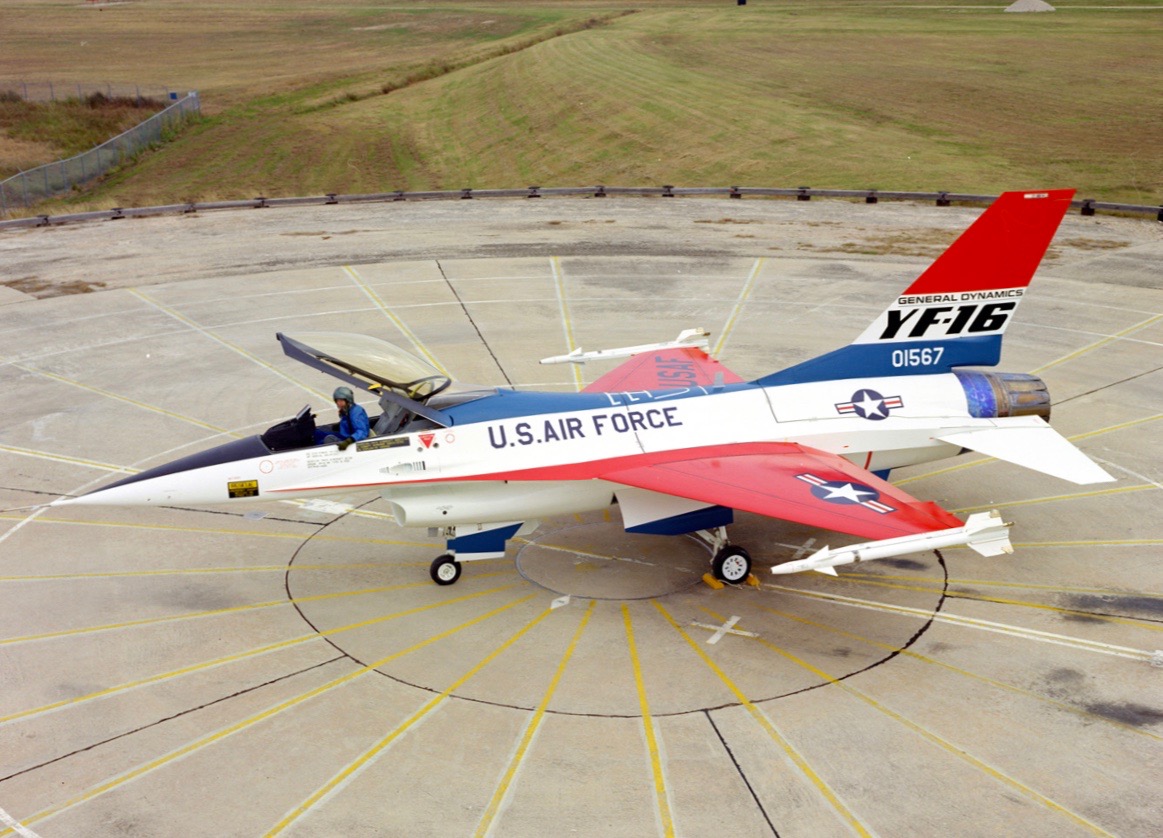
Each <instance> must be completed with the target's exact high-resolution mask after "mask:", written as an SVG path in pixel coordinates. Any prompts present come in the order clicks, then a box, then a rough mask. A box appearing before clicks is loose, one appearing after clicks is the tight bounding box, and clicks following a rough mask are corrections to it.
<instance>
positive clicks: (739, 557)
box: [711, 547, 751, 585]
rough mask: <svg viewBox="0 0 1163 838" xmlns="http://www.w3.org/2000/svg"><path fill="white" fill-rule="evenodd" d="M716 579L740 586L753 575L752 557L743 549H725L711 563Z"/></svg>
mask: <svg viewBox="0 0 1163 838" xmlns="http://www.w3.org/2000/svg"><path fill="white" fill-rule="evenodd" d="M711 572H712V573H714V574H715V578H716V579H722V580H723V581H724V582H730V583H731V584H732V585H738V584H739V583H740V582H743V581H744V580H745V579H747V576H748V575H749V574H750V573H751V555H750V554H749V553H748V552H747V551H746V550H744V549H743V548H742V547H724V548H723V549H722V550H720V551H719V552H718V553H716V554H715V558H714V559H713V560H712V561H711Z"/></svg>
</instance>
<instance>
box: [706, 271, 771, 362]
mask: <svg viewBox="0 0 1163 838" xmlns="http://www.w3.org/2000/svg"><path fill="white" fill-rule="evenodd" d="M763 262H764V257H762V256H760V257H759V258H758V259H756V260H755V264H754V265H752V266H751V273H750V274H748V275H747V281H746V282H745V283H743V289H742V290H741V291H740V292H739V296H738V298H737V299H736V300H735V307H734V308H732V309H731V314H730V315H728V317H727V323H726V325H724V326H723V330H722V331H721V332H720V333H719V340H718V341H717V342H716V343H715V348H714V349H713V350H712V351H711V355H713V356H715V357H716V358H717V357H719V353H720V352H722V351H723V347H724V346H726V345H727V340H728V339H729V338H730V336H731V332H732V331H733V330H734V329H735V321H737V320H738V319H739V315H740V314H742V313H743V307H744V306H745V305H746V304H747V299H748V297H750V296H751V292H752V291H753V290H755V281H756V280H757V279H759V273H760V271H761V270H762V269H763Z"/></svg>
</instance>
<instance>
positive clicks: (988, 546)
mask: <svg viewBox="0 0 1163 838" xmlns="http://www.w3.org/2000/svg"><path fill="white" fill-rule="evenodd" d="M1012 526H1013V524H1012V523H1011V522H1008V521H1003V520H1002V518H1001V515H1000V514H999V513H998V511H997V510H996V509H992V510H990V511H989V512H978V513H977V514H975V515H970V516H969V519H968V520H967V521H966V522H965V525H964V526H961V527H950V528H949V529H945V530H936V531H934V532H924V533H917V534H915V535H904V536H900V537H898V538H886V539H883V540H881V541H866V542H863V543H862V544H850V545H848V546H847V547H838V548H836V549H835V550H833V549H831V548H830V547H824V548H822V549H820V550H817V551H816V552H815V553H813V554H812V555H810V556H808V557H807V558H806V559H798V560H797V561H794V562H785V563H783V564H777V565H775V566H773V567H772V568H771V572H772V573H780V574H783V573H800V572H802V571H805V570H814V571H817V572H819V573H827V574H828V575H829V576H835V575H836V571H835V568H836V567H839V566H840V565H846V564H858V563H860V562H866V561H872V560H873V559H888V558H892V557H893V556H903V555H906V554H908V553H921V552H924V551H927V550H936V549H938V548H941V547H961V546H967V547H970V548H972V549H973V550H975V551H976V552H977V553H979V554H981V555H983V556H997V555H1000V554H1002V553H1012V552H1013V551H1014V548H1013V545H1012V544H1010V536H1009V528H1010V527H1012Z"/></svg>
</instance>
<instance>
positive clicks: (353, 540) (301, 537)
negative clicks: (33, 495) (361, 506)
mask: <svg viewBox="0 0 1163 838" xmlns="http://www.w3.org/2000/svg"><path fill="white" fill-rule="evenodd" d="M21 520H24V519H23V518H22V517H20V516H17V515H0V521H21ZM36 523H38V524H55V525H58V526H65V527H114V528H117V529H127V530H161V531H165V532H184V533H198V534H199V535H234V536H245V537H247V538H290V539H295V540H298V541H307V540H310V541H334V542H341V543H346V544H390V545H393V546H396V547H431V546H432V543H431V542H427V541H400V540H397V539H390V538H357V537H355V536H342V535H327V534H324V533H320V534H312V533H294V532H271V531H269V530H229V529H217V528H213V527H176V526H172V525H169V524H137V523H129V522H124V521H85V520H78V521H66V520H64V519H61V518H48V519H45V518H37V519H36ZM282 523H290V524H295V525H297V526H304V527H318V526H319V525H318V524H312V523H310V522H308V521H284V522H282Z"/></svg>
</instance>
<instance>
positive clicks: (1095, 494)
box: [949, 483, 1159, 515]
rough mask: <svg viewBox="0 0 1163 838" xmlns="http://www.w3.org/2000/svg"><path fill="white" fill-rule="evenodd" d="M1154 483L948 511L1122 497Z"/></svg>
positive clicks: (1150, 486)
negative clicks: (1109, 496)
mask: <svg viewBox="0 0 1163 838" xmlns="http://www.w3.org/2000/svg"><path fill="white" fill-rule="evenodd" d="M1158 488H1159V487H1158V486H1156V485H1155V484H1154V483H1140V484H1138V485H1137V486H1116V487H1115V488H1113V489H1095V490H1094V491H1090V492H1078V493H1077V494H1074V495H1051V496H1049V497H1044V498H1028V499H1026V500H1011V501H1001V502H999V503H987V504H985V505H983V506H963V507H961V508H960V509H950V510H949V511H950V512H952V513H954V514H955V515H956V514H962V513H966V512H979V511H981V510H983V509H994V508H997V507H1000V508H1002V509H1009V508H1010V507H1013V506H1029V505H1031V504H1035V503H1052V502H1054V501H1060V500H1080V499H1081V498H1098V497H1105V496H1107V495H1124V494H1126V493H1128V492H1141V491H1143V490H1144V489H1158Z"/></svg>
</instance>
